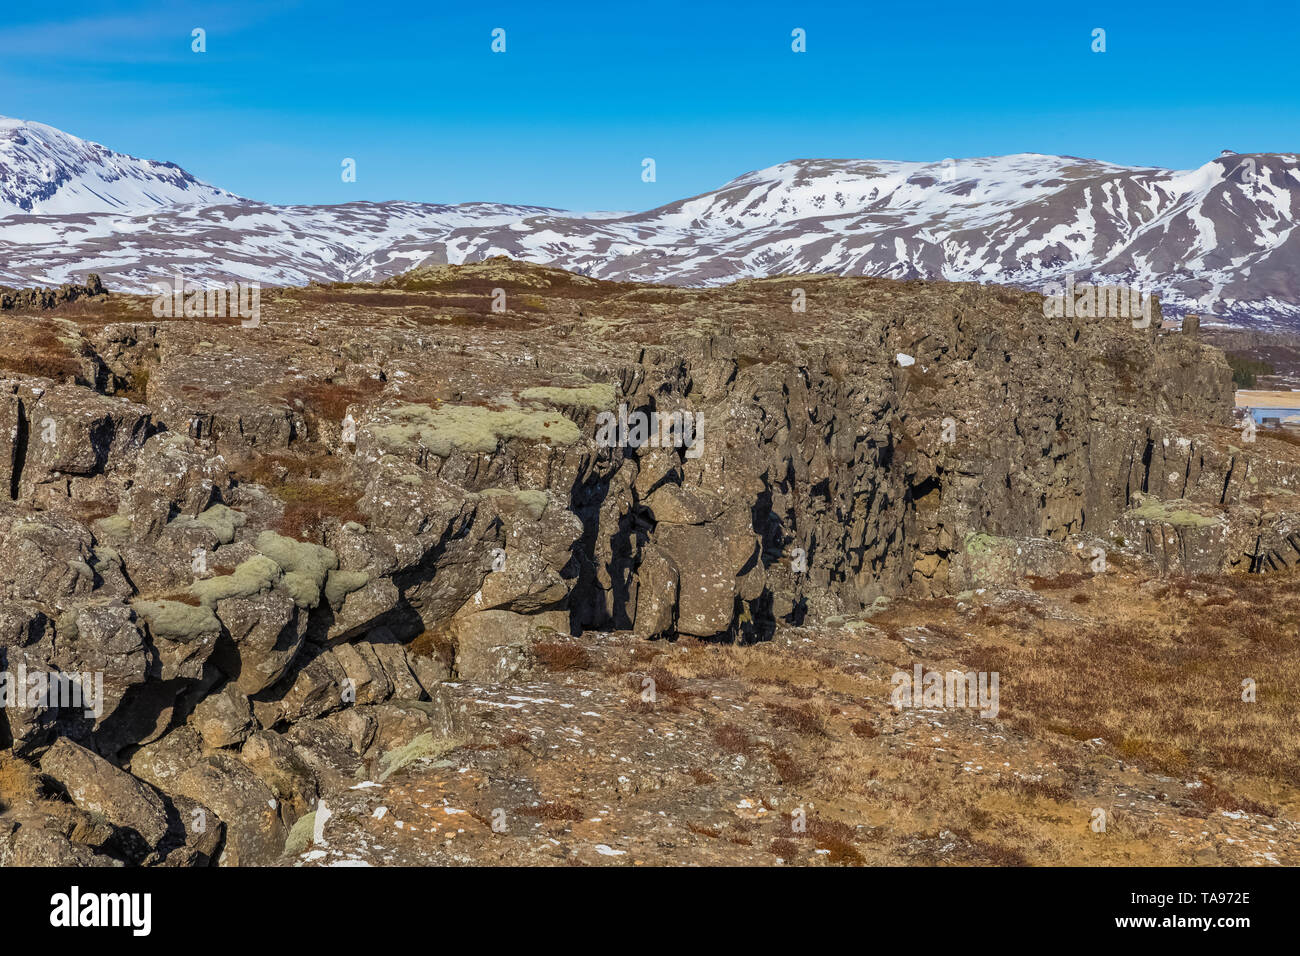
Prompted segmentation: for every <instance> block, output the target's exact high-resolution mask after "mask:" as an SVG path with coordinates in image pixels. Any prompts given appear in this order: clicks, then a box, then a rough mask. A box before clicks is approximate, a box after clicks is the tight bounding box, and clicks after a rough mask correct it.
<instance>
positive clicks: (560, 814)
mask: <svg viewBox="0 0 1300 956" xmlns="http://www.w3.org/2000/svg"><path fill="white" fill-rule="evenodd" d="M515 812H516V813H518V814H520V815H521V816H525V817H536V818H537V819H539V820H548V821H551V822H567V823H572V822H574V821H575V820H581V819H582V818H583V816H585V814H584V813H583V812H582V811H581V810H579V809H578V808H577V807H575V806H571V805H570V804H567V803H542V804H539V805H537V806H525V807H519V808H518V809H517V810H516V811H515Z"/></svg>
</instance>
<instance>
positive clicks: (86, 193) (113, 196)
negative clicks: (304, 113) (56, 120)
mask: <svg viewBox="0 0 1300 956" xmlns="http://www.w3.org/2000/svg"><path fill="white" fill-rule="evenodd" d="M241 201H242V200H241V199H240V198H239V197H238V196H236V195H234V194H233V193H228V192H226V191H225V190H224V189H217V188H216V187H215V186H209V185H208V184H207V183H204V182H200V181H199V180H197V179H195V178H194V177H193V176H191V175H190V174H189V173H187V172H186V171H185V170H183V169H181V168H180V167H179V166H177V165H175V164H174V163H156V162H154V161H153V160H149V159H136V158H135V157H134V156H127V155H126V154H125V153H115V152H113V150H111V149H108V148H106V147H104V146H100V145H99V144H98V143H92V142H89V141H88V140H84V139H79V138H77V137H76V136H71V135H69V134H68V133H65V132H63V131H62V130H57V129H55V128H54V127H53V126H46V125H45V124H44V123H29V122H26V121H24V120H16V119H9V118H8V117H3V116H0V216H3V215H11V214H15V213H16V214H25V213H37V214H60V213H84V212H125V213H132V212H142V211H144V210H146V209H150V208H157V207H161V206H174V205H180V204H184V203H212V202H241Z"/></svg>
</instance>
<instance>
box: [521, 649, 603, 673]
mask: <svg viewBox="0 0 1300 956" xmlns="http://www.w3.org/2000/svg"><path fill="white" fill-rule="evenodd" d="M533 653H534V654H535V655H536V656H537V660H538V662H539V663H540V664H541V665H542V666H543V667H545V668H546V669H547V670H549V671H556V672H563V671H585V670H586V669H587V668H589V667H590V666H591V655H590V654H588V653H587V650H586V648H584V647H583V646H582V645H581V644H577V643H575V642H573V641H541V642H539V643H537V644H534V645H533Z"/></svg>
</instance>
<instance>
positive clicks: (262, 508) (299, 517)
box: [0, 259, 1300, 865]
mask: <svg viewBox="0 0 1300 956" xmlns="http://www.w3.org/2000/svg"><path fill="white" fill-rule="evenodd" d="M99 301H103V302H106V303H110V304H111V305H110V304H105V305H103V311H102V313H95V312H93V311H91V312H82V311H79V312H78V313H77V315H76V316H75V321H74V320H72V319H69V318H64V317H60V316H59V315H58V314H57V313H55V314H54V315H52V316H50V317H43V316H41V315H38V314H34V313H31V312H30V311H23V310H21V309H20V310H19V311H16V312H14V313H11V314H10V315H8V316H6V317H4V318H2V319H0V322H2V323H3V324H4V327H5V328H4V334H5V339H4V340H3V342H0V369H4V368H8V369H11V370H13V369H21V367H22V366H21V361H20V359H21V354H20V353H21V349H22V347H23V342H24V341H26V340H25V339H24V338H23V336H24V335H26V334H28V332H29V331H30V327H31V325H32V323H40V322H49V323H55V324H57V326H58V329H59V331H60V332H62V333H63V335H62V337H61V338H60V339H59V341H62V342H64V343H65V345H66V348H67V349H68V351H69V354H72V355H75V356H78V357H79V359H80V363H79V364H78V363H72V364H71V365H69V366H68V371H67V372H66V374H63V375H61V376H59V377H58V378H52V377H40V376H37V375H32V374H24V373H23V372H21V371H8V372H0V374H3V376H4V378H3V382H0V488H2V489H3V490H4V494H3V495H0V554H3V555H4V560H3V562H2V567H3V571H2V572H0V593H2V596H3V599H4V600H3V601H2V602H0V655H2V660H0V664H2V665H3V671H4V672H5V673H6V674H8V675H10V677H9V687H10V691H11V694H12V695H13V696H11V697H10V699H8V700H7V702H6V706H5V708H4V709H3V711H2V712H0V713H2V716H0V747H5V748H9V750H10V755H9V756H8V757H7V758H6V759H10V760H16V761H20V762H22V763H24V764H27V765H32V766H36V765H39V768H40V775H41V776H40V779H41V780H42V781H43V783H42V786H43V787H44V788H45V791H46V792H45V796H44V798H43V799H42V800H35V801H27V802H23V801H22V800H17V801H13V800H11V801H10V803H11V805H10V806H9V807H8V808H7V809H6V812H5V814H4V816H3V818H0V819H3V820H5V821H6V823H5V825H4V826H0V862H6V861H32V860H36V861H41V862H63V863H76V864H82V863H89V862H98V863H108V864H112V863H118V862H126V863H166V864H173V865H175V864H185V865H189V864H202V863H208V862H213V861H220V862H222V863H226V864H239V863H262V862H270V861H273V860H275V859H276V858H277V857H278V856H279V855H280V854H281V852H282V851H283V849H284V847H285V844H286V841H287V840H289V841H291V840H292V834H293V832H294V827H295V825H296V824H298V825H301V823H302V821H303V820H304V819H305V817H306V815H307V814H308V813H309V812H310V811H311V810H312V808H313V807H314V806H316V803H317V801H318V800H319V799H320V797H321V796H322V795H323V794H326V793H328V792H330V791H331V790H337V789H338V788H340V787H346V786H348V785H349V784H351V783H355V782H356V781H357V780H358V779H362V778H363V777H364V776H365V775H379V776H383V775H384V774H386V773H388V772H390V771H391V770H392V769H393V768H394V767H396V766H398V765H399V764H400V763H401V761H402V760H403V759H405V757H406V756H409V755H410V754H412V753H427V752H431V748H436V742H437V741H444V740H450V739H455V738H456V736H457V735H458V734H459V733H461V731H462V730H463V722H464V720H465V715H464V714H463V712H462V711H461V710H460V709H459V708H458V706H457V705H456V703H455V698H454V697H453V696H451V695H449V694H448V693H447V692H446V687H447V686H448V683H449V682H453V681H468V682H479V683H501V682H507V683H508V682H510V681H511V680H514V679H517V678H518V677H519V676H520V675H524V674H526V673H527V672H528V670H529V668H530V667H532V666H533V663H534V654H535V648H536V646H537V645H538V644H539V642H543V641H546V640H548V639H549V638H550V637H551V636H553V635H557V634H575V635H576V634H582V633H588V632H592V631H610V630H623V631H631V632H634V633H635V634H636V635H638V636H640V637H644V638H672V637H675V636H678V635H691V636H695V637H699V638H706V639H716V640H739V641H757V640H763V639H765V638H767V637H770V636H771V635H772V634H773V633H774V632H775V631H776V630H777V629H778V628H780V627H782V626H785V625H787V624H799V623H801V622H803V621H805V620H816V619H818V618H826V617H830V616H832V615H835V614H841V613H844V612H846V611H854V610H857V609H861V608H863V607H866V606H869V605H871V604H872V603H873V602H881V601H885V600H888V599H889V598H891V597H895V596H898V595H904V594H907V595H918V596H930V595H941V594H954V593H958V592H961V591H964V590H968V589H973V588H980V587H998V586H1002V585H1005V584H1008V583H1011V582H1014V581H1016V580H1020V579H1023V578H1024V577H1025V576H1027V575H1031V574H1051V573H1061V572H1063V571H1070V570H1073V571H1078V570H1081V569H1086V568H1088V567H1091V568H1093V569H1094V570H1097V569H1098V568H1099V567H1103V566H1104V564H1105V561H1106V560H1107V559H1108V558H1114V557H1116V556H1118V555H1120V554H1123V555H1125V560H1130V561H1139V562H1146V563H1148V564H1151V565H1154V566H1157V567H1159V568H1160V569H1161V570H1163V571H1166V572H1170V573H1195V572H1204V571H1222V570H1238V571H1242V572H1258V571H1267V570H1270V569H1273V568H1277V567H1282V566H1289V565H1294V564H1296V563H1297V562H1298V561H1300V508H1297V505H1296V498H1295V491H1296V488H1297V482H1300V449H1297V448H1296V447H1295V446H1294V445H1293V444H1291V443H1289V442H1287V441H1285V440H1283V439H1282V438H1277V437H1274V436H1273V435H1271V434H1270V433H1268V432H1267V431H1266V430H1261V431H1260V432H1259V434H1258V436H1256V437H1254V439H1253V440H1249V438H1248V436H1245V435H1242V434H1241V433H1239V432H1234V431H1233V430H1232V429H1231V427H1230V421H1231V420H1230V408H1231V394H1232V384H1231V373H1230V371H1229V368H1228V366H1227V364H1226V362H1225V361H1224V359H1223V357H1222V355H1221V353H1219V352H1218V351H1217V350H1215V349H1213V348H1211V347H1209V346H1207V345H1204V344H1203V343H1202V342H1201V341H1199V340H1198V339H1197V338H1196V337H1193V336H1182V335H1179V334H1177V333H1166V332H1162V331H1160V321H1159V316H1158V314H1157V316H1156V320H1155V321H1154V322H1152V323H1151V325H1150V326H1149V327H1146V328H1135V327H1134V324H1133V323H1132V322H1130V321H1129V320H1127V319H1105V318H1046V317H1044V315H1043V309H1042V299H1041V297H1039V296H1036V295H1032V294H1029V293H1024V292H1019V291H1014V290H1009V289H1000V288H992V287H981V286H976V285H966V284H930V283H925V282H921V281H910V282H894V281H889V280H876V279H840V278H818V277H799V278H782V279H770V280H752V281H744V282H739V283H736V284H734V285H730V286H727V287H725V288H722V289H718V290H711V291H698V290H685V289H674V288H665V287H654V286H639V285H634V284H620V283H609V282H598V281H595V280H592V279H588V278H585V277H582V276H576V275H571V274H568V273H564V272H560V271H558V270H551V269H545V268H542V267H536V266H528V265H523V264H519V263H514V262H510V261H508V260H504V259H493V260H488V261H487V262H484V263H480V264H476V265H473V266H463V267H450V266H442V267H434V268H430V269H424V270H419V271H417V272H412V273H407V274H405V275H403V276H400V277H397V278H395V279H392V280H388V281H386V282H385V283H383V284H381V285H378V286H374V285H337V286H322V287H310V288H306V289H286V290H264V295H263V305H262V314H261V316H260V318H259V321H258V323H257V324H256V325H255V326H252V327H246V326H244V325H243V324H241V322H240V320H239V319H238V318H234V319H229V318H223V317H213V318H207V319H179V318H178V319H169V320H158V319H155V318H153V316H152V315H151V312H150V300H149V299H147V298H144V297H126V296H119V295H114V296H112V297H109V298H108V299H106V300H99ZM28 304H29V305H30V303H28ZM651 412H653V413H655V414H656V415H657V416H658V417H659V420H660V421H670V422H672V423H673V424H672V427H671V428H661V429H658V430H655V431H653V432H651V431H650V430H649V428H647V430H646V431H645V432H642V433H637V432H636V431H635V430H634V429H635V427H636V425H635V423H636V422H637V421H639V420H640V416H642V415H644V416H645V418H646V419H647V420H648V419H649V416H650V413H651ZM673 416H676V417H673ZM651 435H653V440H647V439H650V438H651ZM1098 562H1100V565H1099V564H1098ZM20 672H21V673H22V674H25V675H28V680H29V681H30V678H31V675H45V678H44V680H45V683H46V686H47V688H48V687H52V686H55V685H56V684H57V683H58V681H57V680H56V679H54V678H53V677H51V675H76V676H77V679H78V680H79V681H80V682H81V683H80V685H79V687H80V688H81V689H82V690H84V691H87V692H89V691H90V690H91V688H92V687H94V686H96V683H97V682H98V683H99V684H102V690H101V691H99V692H98V693H96V694H94V695H93V696H94V698H95V700H94V701H93V703H94V706H85V707H73V706H70V705H69V704H68V702H67V700H59V699H57V695H53V696H52V695H50V694H44V695H42V694H39V693H37V694H35V695H34V696H31V697H28V696H25V692H26V690H27V686H26V685H25V686H24V687H23V688H21V689H22V691H23V692H24V694H23V695H17V694H16V693H15V692H16V691H18V690H19V688H18V687H17V686H16V685H17V681H18V675H19V673H20ZM67 689H68V688H66V687H65V688H64V690H65V691H66V690H67ZM52 804H53V805H57V806H58V807H61V808H62V810H61V811H60V812H59V813H54V812H52V811H51V809H50V806H51V805H52Z"/></svg>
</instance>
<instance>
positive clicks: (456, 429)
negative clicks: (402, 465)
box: [371, 405, 581, 458]
mask: <svg viewBox="0 0 1300 956" xmlns="http://www.w3.org/2000/svg"><path fill="white" fill-rule="evenodd" d="M389 415H390V417H391V418H392V421H391V422H390V423H389V424H386V425H378V426H375V427H374V428H372V429H371V433H372V434H373V435H374V436H375V438H376V439H377V440H378V441H379V442H380V443H381V444H383V445H387V446H390V447H400V446H403V445H414V444H417V443H418V444H421V445H423V446H424V447H425V448H428V449H429V451H430V452H432V453H433V454H435V455H437V456H438V457H439V458H447V457H448V456H450V455H451V454H452V452H454V451H462V452H482V453H489V452H493V451H496V449H497V445H498V444H499V443H500V442H501V441H502V440H505V439H511V438H526V439H529V440H532V441H548V442H552V443H554V444H559V445H569V444H572V443H573V442H575V441H577V440H578V438H579V437H581V432H579V431H578V426H577V425H575V424H574V423H573V422H571V421H569V419H567V418H565V417H564V416H563V415H560V414H556V413H553V412H543V411H530V410H525V409H516V408H507V409H503V410H497V409H490V408H481V407H479V406H477V405H443V406H441V407H439V408H436V409H434V408H430V407H429V406H427V405H399V406H397V407H395V408H392V409H390V410H389Z"/></svg>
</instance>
